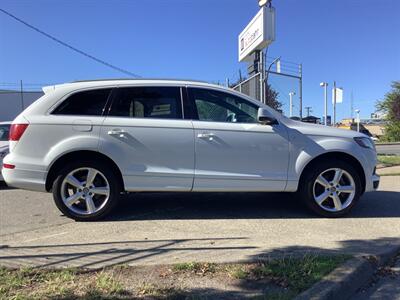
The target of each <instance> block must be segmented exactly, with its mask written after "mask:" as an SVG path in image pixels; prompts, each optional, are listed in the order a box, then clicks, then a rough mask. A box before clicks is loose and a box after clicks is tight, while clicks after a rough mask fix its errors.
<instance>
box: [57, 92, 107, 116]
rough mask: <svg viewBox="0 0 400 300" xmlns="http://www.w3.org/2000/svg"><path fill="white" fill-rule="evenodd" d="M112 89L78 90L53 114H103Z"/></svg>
mask: <svg viewBox="0 0 400 300" xmlns="http://www.w3.org/2000/svg"><path fill="white" fill-rule="evenodd" d="M110 92H111V89H99V90H90V91H84V92H78V93H75V94H73V95H71V96H69V97H68V98H67V99H66V100H64V101H63V103H61V105H59V106H58V107H57V108H56V109H55V110H54V111H53V112H52V114H53V115H83V116H101V115H102V114H103V112H104V109H105V106H106V102H107V99H108V96H109V94H110Z"/></svg>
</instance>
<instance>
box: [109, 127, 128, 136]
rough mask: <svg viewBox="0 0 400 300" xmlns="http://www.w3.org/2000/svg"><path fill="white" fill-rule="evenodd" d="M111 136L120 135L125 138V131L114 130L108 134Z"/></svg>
mask: <svg viewBox="0 0 400 300" xmlns="http://www.w3.org/2000/svg"><path fill="white" fill-rule="evenodd" d="M107 133H108V134H109V135H118V136H119V137H123V136H124V134H125V131H124V130H122V129H112V130H109V131H108V132H107Z"/></svg>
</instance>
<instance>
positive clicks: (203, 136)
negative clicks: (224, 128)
mask: <svg viewBox="0 0 400 300" xmlns="http://www.w3.org/2000/svg"><path fill="white" fill-rule="evenodd" d="M197 137H198V138H199V139H204V140H209V141H212V140H213V139H214V137H215V135H214V133H199V134H198V135H197Z"/></svg>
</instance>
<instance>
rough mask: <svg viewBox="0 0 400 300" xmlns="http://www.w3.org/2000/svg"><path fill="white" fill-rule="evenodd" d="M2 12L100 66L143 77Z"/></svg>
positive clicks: (2, 10)
mask: <svg viewBox="0 0 400 300" xmlns="http://www.w3.org/2000/svg"><path fill="white" fill-rule="evenodd" d="M0 11H1V12H2V13H4V14H6V15H8V16H9V17H11V18H13V19H14V20H16V21H18V22H20V23H22V24H24V25H25V26H27V27H29V28H31V29H33V30H34V31H36V32H38V33H40V34H42V35H44V36H45V37H47V38H49V39H51V40H53V41H55V42H56V43H59V44H60V45H62V46H64V47H67V48H69V49H71V50H72V51H75V52H77V53H79V54H81V55H83V56H86V57H87V58H90V59H91V60H94V61H95V62H98V63H100V64H102V65H104V66H107V67H109V68H111V69H114V70H116V71H119V72H121V73H124V74H126V75H129V76H132V77H141V76H139V75H137V74H135V73H132V72H130V71H127V70H125V69H122V68H120V67H117V66H115V65H112V64H110V63H108V62H106V61H104V60H102V59H99V58H97V57H94V56H93V55H91V54H88V53H86V52H84V51H82V50H79V49H78V48H75V47H74V46H71V45H69V44H67V43H66V42H63V41H61V40H59V39H58V38H56V37H54V36H52V35H50V34H48V33H46V32H44V31H42V30H40V29H39V28H37V27H35V26H33V25H31V24H29V23H27V22H25V21H24V20H21V19H20V18H18V17H16V16H14V15H13V14H11V13H9V12H8V11H6V10H4V9H2V8H0Z"/></svg>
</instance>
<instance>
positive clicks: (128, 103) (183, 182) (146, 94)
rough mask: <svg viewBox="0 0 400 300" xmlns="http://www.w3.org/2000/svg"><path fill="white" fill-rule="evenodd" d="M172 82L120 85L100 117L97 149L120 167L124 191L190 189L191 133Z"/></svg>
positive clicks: (192, 142) (179, 89) (192, 172)
mask: <svg viewBox="0 0 400 300" xmlns="http://www.w3.org/2000/svg"><path fill="white" fill-rule="evenodd" d="M181 95H182V91H181V88H180V87H175V86H140V87H119V88H117V89H115V95H114V96H113V100H112V104H111V107H110V111H109V113H108V116H107V117H106V119H105V120H104V123H103V126H102V130H101V138H100V151H101V152H102V153H104V154H106V155H108V156H109V157H110V158H111V159H113V160H114V161H115V162H116V163H117V165H118V166H119V168H120V170H121V172H122V175H123V178H124V184H125V188H126V190H128V191H190V190H191V189H192V185H193V177H194V137H193V126H192V123H191V121H190V120H184V119H183V112H182V97H181Z"/></svg>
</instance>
